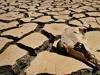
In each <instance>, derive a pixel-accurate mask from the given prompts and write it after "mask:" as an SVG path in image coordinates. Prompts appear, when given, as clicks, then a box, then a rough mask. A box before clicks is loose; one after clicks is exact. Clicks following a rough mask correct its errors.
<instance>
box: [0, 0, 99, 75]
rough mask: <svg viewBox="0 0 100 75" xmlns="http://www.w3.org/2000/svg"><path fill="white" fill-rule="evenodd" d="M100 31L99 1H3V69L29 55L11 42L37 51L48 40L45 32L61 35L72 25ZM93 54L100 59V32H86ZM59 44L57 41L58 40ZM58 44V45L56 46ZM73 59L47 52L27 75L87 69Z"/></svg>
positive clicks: (0, 7)
mask: <svg viewBox="0 0 100 75" xmlns="http://www.w3.org/2000/svg"><path fill="white" fill-rule="evenodd" d="M68 25H70V26H72V25H77V26H86V27H89V25H91V26H92V27H97V28H100V1H99V0H0V52H1V51H2V50H4V51H3V52H2V53H1V54H0V66H3V65H14V64H15V63H16V60H17V59H20V58H21V57H22V56H24V55H25V54H27V51H26V50H25V49H24V48H20V47H19V46H17V45H16V44H11V43H9V42H16V43H21V44H22V45H24V46H27V47H31V48H33V49H34V48H36V47H38V46H40V45H42V44H43V42H44V41H46V40H48V38H47V37H46V36H45V35H43V34H42V33H40V30H41V29H44V30H45V31H47V32H49V33H51V34H53V35H54V36H56V35H61V34H62V32H63V31H64V29H65V28H66V27H67V26H68ZM85 36H86V38H87V39H88V44H89V47H90V49H91V51H92V53H93V54H94V55H95V56H96V58H98V60H100V52H99V51H100V32H99V31H95V32H88V33H86V35H85ZM56 42H57V41H56ZM56 42H55V43H54V45H55V46H56ZM87 67H88V66H86V65H85V64H84V63H82V62H80V61H78V60H75V59H73V58H70V57H64V56H61V55H58V54H56V53H50V52H48V51H44V52H41V53H39V54H38V56H37V57H36V58H35V59H34V60H33V61H32V62H30V65H29V66H28V67H27V68H26V69H25V70H24V72H26V74H27V75H32V74H33V73H34V74H36V73H41V72H48V73H52V74H56V75H64V74H68V73H71V72H73V71H77V70H79V69H82V68H87Z"/></svg>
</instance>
